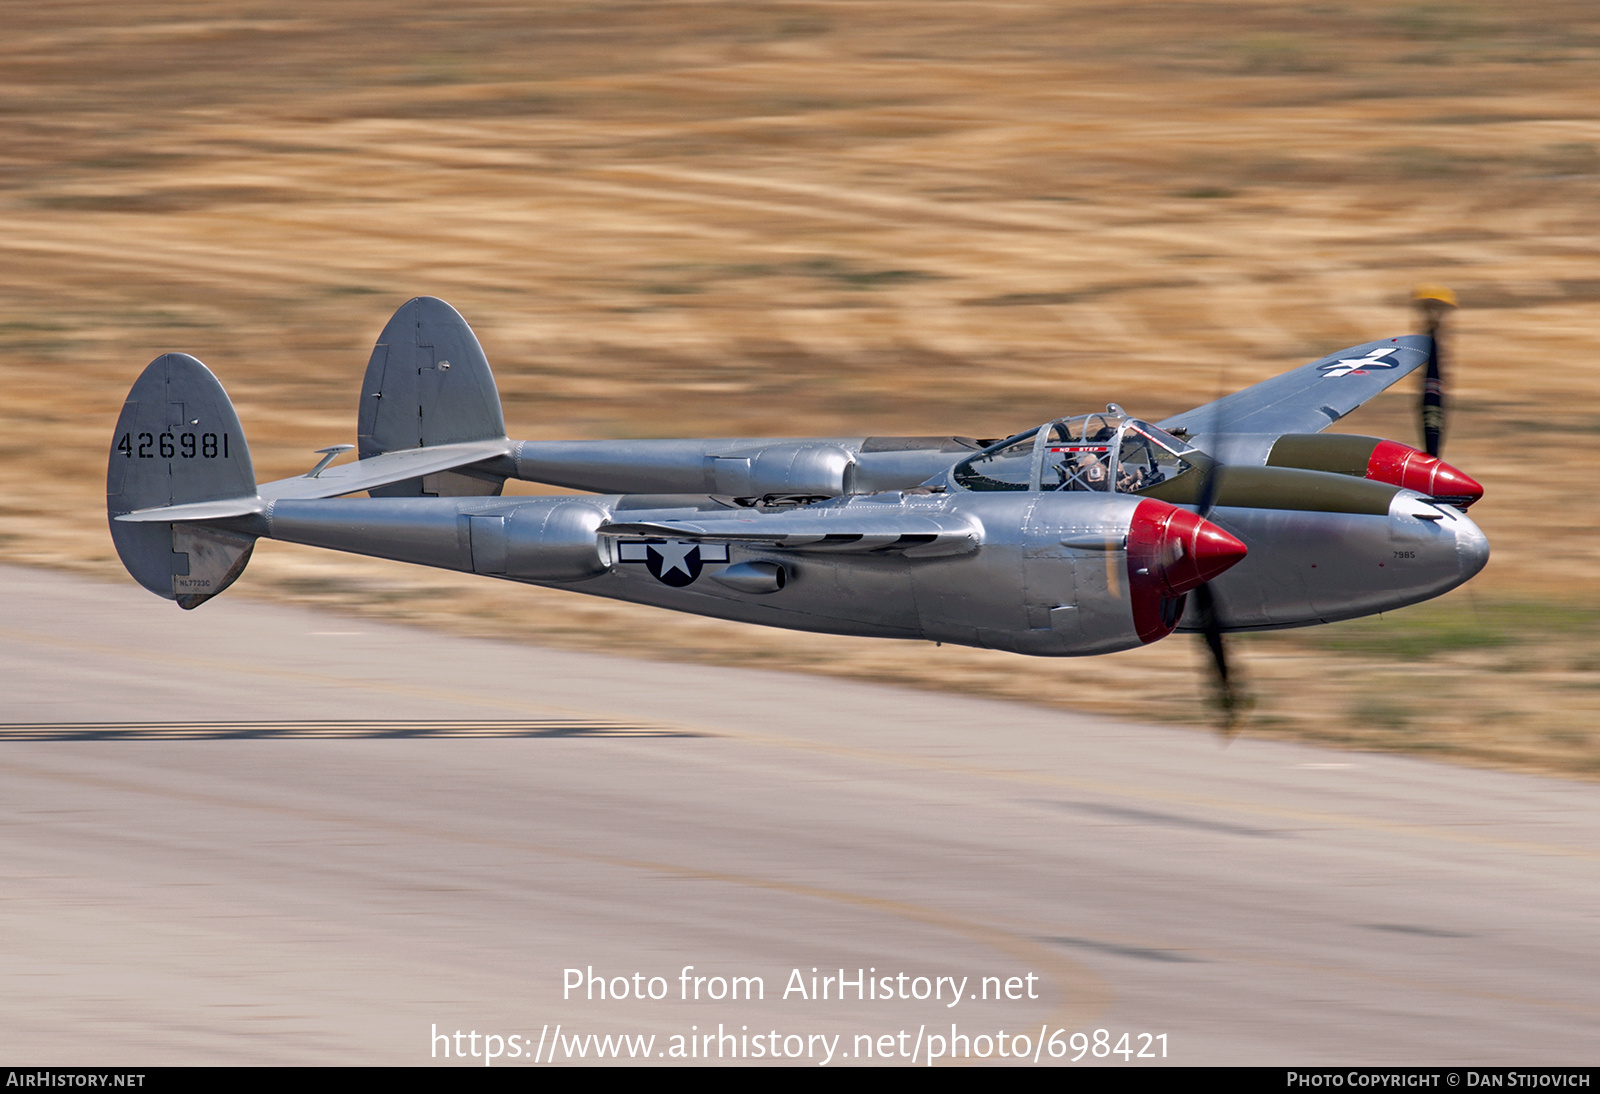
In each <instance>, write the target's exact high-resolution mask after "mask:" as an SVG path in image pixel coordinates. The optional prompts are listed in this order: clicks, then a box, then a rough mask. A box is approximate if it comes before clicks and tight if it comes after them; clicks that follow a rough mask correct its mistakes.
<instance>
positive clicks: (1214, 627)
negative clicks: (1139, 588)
mask: <svg viewBox="0 0 1600 1094" xmlns="http://www.w3.org/2000/svg"><path fill="white" fill-rule="evenodd" d="M1212 436H1214V437H1218V438H1219V439H1220V437H1221V434H1220V432H1218V431H1217V430H1216V429H1215V425H1213V430H1212ZM1204 474H1205V478H1203V479H1202V480H1201V481H1200V497H1199V499H1198V504H1197V506H1196V508H1197V510H1198V512H1199V515H1200V519H1201V520H1209V519H1210V518H1211V510H1212V509H1213V508H1214V507H1215V506H1216V504H1217V492H1218V489H1219V487H1220V486H1221V483H1222V460H1221V458H1220V449H1219V454H1218V456H1214V457H1213V458H1212V459H1211V460H1210V461H1209V462H1208V463H1207V464H1206V465H1205V469H1204ZM1190 595H1192V596H1193V597H1194V606H1195V611H1196V613H1197V614H1198V616H1199V620H1198V622H1199V624H1200V635H1201V637H1202V638H1203V639H1204V640H1205V644H1206V649H1207V650H1208V651H1210V653H1211V683H1212V694H1213V700H1212V701H1213V703H1214V704H1215V706H1216V708H1217V713H1218V714H1219V715H1220V716H1221V718H1222V724H1221V725H1220V726H1219V727H1218V728H1219V729H1221V731H1222V734H1223V738H1224V739H1225V740H1232V739H1233V735H1234V734H1235V733H1237V732H1238V731H1239V726H1238V721H1239V714H1240V713H1241V712H1242V711H1243V710H1245V709H1247V708H1248V707H1249V705H1250V694H1249V692H1247V691H1245V690H1244V689H1243V688H1241V687H1239V686H1238V683H1237V681H1236V679H1235V678H1234V677H1233V676H1232V675H1231V674H1230V673H1229V672H1228V648H1227V646H1226V645H1225V644H1224V642H1223V639H1222V604H1221V601H1220V600H1219V599H1218V597H1217V593H1216V590H1215V589H1213V588H1212V587H1211V582H1209V581H1208V582H1206V583H1204V584H1203V585H1200V586H1199V587H1198V588H1196V589H1195V590H1194V591H1193V592H1192V593H1191V594H1190Z"/></svg>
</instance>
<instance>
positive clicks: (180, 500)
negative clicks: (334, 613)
mask: <svg viewBox="0 0 1600 1094" xmlns="http://www.w3.org/2000/svg"><path fill="white" fill-rule="evenodd" d="M255 494H256V477H255V468H254V467H253V466H252V464H251V462H250V449H249V447H248V446H246V444H245V440H244V430H243V429H241V428H240V426H239V416H238V415H237V414H236V413H234V409H233V403H232V402H230V401H229V399H228V393H227V392H225V391H223V390H222V385H221V384H220V383H218V382H217V378H216V377H215V376H213V375H212V374H211V370H210V369H208V368H206V366H205V365H203V364H201V363H200V362H199V361H197V360H195V359H194V358H193V357H190V356H189V355H188V354H186V353H164V354H162V355H161V356H160V357H157V358H156V359H155V360H154V361H151V362H150V364H149V366H147V367H146V368H145V370H144V372H143V373H141V374H140V376H139V379H138V380H136V381H135V382H134V385H133V389H132V390H131V391H129V392H128V401H127V402H126V403H124V404H123V407H122V414H121V416H120V417H119V418H118V419H117V429H116V432H115V433H114V434H113V435H112V440H111V458H110V462H109V465H108V467H107V469H106V512H107V515H108V516H109V518H110V522H111V540H112V542H113V543H115V544H116V548H117V554H118V555H119V556H120V557H121V558H122V564H123V565H124V566H126V567H127V569H128V573H129V574H131V575H133V579H134V580H135V581H137V582H138V583H139V584H141V585H143V586H144V587H145V588H146V589H149V590H150V591H151V592H153V593H155V594H156V595H158V596H164V597H166V598H167V599H168V600H175V601H177V602H178V605H179V606H180V607H183V608H195V607H198V606H199V605H201V604H203V603H205V602H206V601H207V600H210V599H211V598H212V597H213V596H216V595H217V594H218V593H220V592H222V590H224V589H226V588H227V587H228V586H229V585H231V584H233V582H234V581H235V580H236V579H237V578H238V576H239V575H240V574H241V573H243V572H244V568H245V564H246V563H247V562H249V560H250V551H251V549H252V548H253V547H254V546H255V537H254V536H250V535H243V534H240V533H236V532H231V531H226V530H223V529H219V528H212V527H207V526H202V525H199V524H187V523H174V522H168V521H146V522H131V521H122V520H118V519H117V518H118V517H120V516H123V515H125V514H127V513H135V512H138V511H139V510H143V509H155V508H165V507H168V506H173V505H190V506H195V505H197V504H198V503H202V502H206V503H213V508H216V509H217V510H218V512H219V514H220V513H223V512H225V511H227V510H228V508H229V506H228V505H226V504H223V505H217V504H216V503H229V502H233V501H236V500H242V499H254V497H255ZM196 515H198V512H196Z"/></svg>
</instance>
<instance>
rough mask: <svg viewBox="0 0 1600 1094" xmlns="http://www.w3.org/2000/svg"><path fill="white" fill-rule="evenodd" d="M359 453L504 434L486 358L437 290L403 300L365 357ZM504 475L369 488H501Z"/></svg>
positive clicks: (410, 493)
mask: <svg viewBox="0 0 1600 1094" xmlns="http://www.w3.org/2000/svg"><path fill="white" fill-rule="evenodd" d="M356 420H357V437H356V441H357V446H358V448H359V455H360V457H361V458H362V459H364V460H365V459H369V458H371V457H373V456H378V455H382V454H383V453H385V452H396V451H401V450H404V449H410V448H426V447H429V446H432V445H441V444H453V443H456V442H459V441H479V440H489V439H494V438H500V437H504V436H505V435H506V424H505V417H504V415H503V413H502V412H501V409H500V392H499V390H498V389H497V388H496V387H495V382H494V374H493V372H491V371H490V369H489V359H488V358H487V357H486V356H485V355H484V352H483V347H482V346H481V345H479V343H478V337H477V335H475V334H473V333H472V328H471V327H470V326H468V325H467V321H466V320H465V319H463V318H462V317H461V313H460V312H458V311H456V310H455V309H454V308H452V307H451V306H450V305H449V304H446V303H445V302H444V301H443V300H440V299H438V298H437V297H432V296H419V297H416V298H415V299H412V300H408V301H406V303H404V304H402V305H401V306H400V308H399V310H398V311H396V312H395V313H394V316H393V318H391V319H390V320H389V322H388V325H387V326H385V327H384V328H383V333H382V334H380V335H379V336H378V342H377V345H375V346H374V347H373V349H372V357H371V359H370V360H369V361H368V363H367V373H366V376H365V377H364V378H363V379H362V382H361V406H360V408H359V410H358V411H357V414H356ZM504 483H505V479H504V478H503V477H494V476H480V475H474V474H471V473H464V472H459V471H457V472H443V473H440V474H438V475H429V476H426V477H425V478H416V479H407V480H405V481H404V482H398V483H393V484H391V485H389V486H384V487H379V488H377V489H374V490H372V491H370V493H371V494H372V496H373V497H422V496H429V495H431V496H458V495H475V494H498V493H500V488H501V487H502V486H503V485H504Z"/></svg>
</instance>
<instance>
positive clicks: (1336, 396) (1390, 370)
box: [1156, 334, 1428, 435]
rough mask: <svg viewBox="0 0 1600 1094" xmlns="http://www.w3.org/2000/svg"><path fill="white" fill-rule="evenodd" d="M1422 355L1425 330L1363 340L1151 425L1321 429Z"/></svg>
mask: <svg viewBox="0 0 1600 1094" xmlns="http://www.w3.org/2000/svg"><path fill="white" fill-rule="evenodd" d="M1427 360H1428V337H1427V335H1423V334H1408V335H1405V336H1404V337H1401V338H1386V339H1383V340H1381V341H1377V342H1366V343H1363V344H1362V345H1359V346H1351V347H1350V348H1349V349H1345V350H1340V351H1339V352H1338V353H1330V354H1329V355H1328V356H1326V357H1324V358H1322V359H1321V360H1319V361H1312V362H1311V363H1310V364H1309V365H1301V366H1300V367H1299V368H1297V369H1294V370H1293V371H1291V372H1285V373H1284V374H1283V375H1281V376H1274V377H1273V378H1272V379H1270V380H1263V381H1262V382H1261V383H1259V384H1256V385H1254V386H1252V387H1247V388H1245V389H1244V390H1243V391H1236V392H1234V393H1233V394H1232V395H1227V396H1224V397H1223V398H1221V399H1218V400H1216V401H1215V402H1212V403H1207V404H1206V405H1205V406H1200V407H1196V408H1195V409H1193V410H1186V411H1184V412H1183V413H1182V414H1176V415H1174V416H1172V417H1171V418H1168V419H1166V420H1165V421H1162V422H1157V423H1156V424H1157V425H1159V426H1160V427H1161V428H1162V429H1166V430H1169V431H1170V430H1173V429H1186V430H1188V431H1189V432H1190V433H1191V434H1199V433H1265V434H1273V435H1281V434H1284V433H1320V432H1322V431H1323V430H1324V429H1327V428H1328V427H1329V426H1330V425H1332V424H1333V423H1334V422H1337V421H1338V420H1339V419H1340V418H1343V417H1344V416H1345V415H1346V414H1349V413H1350V412H1351V411H1352V410H1354V409H1356V407H1358V406H1360V405H1361V404H1362V403H1364V402H1366V401H1367V400H1368V399H1370V398H1372V397H1373V396H1374V395H1376V394H1378V393H1379V392H1380V391H1383V390H1384V389H1386V388H1388V387H1389V386H1390V385H1391V384H1393V383H1395V381H1397V380H1399V379H1400V378H1401V377H1402V376H1405V375H1408V374H1409V373H1411V372H1412V371H1413V370H1415V369H1417V368H1420V367H1421V366H1422V365H1423V364H1425V363H1426V362H1427Z"/></svg>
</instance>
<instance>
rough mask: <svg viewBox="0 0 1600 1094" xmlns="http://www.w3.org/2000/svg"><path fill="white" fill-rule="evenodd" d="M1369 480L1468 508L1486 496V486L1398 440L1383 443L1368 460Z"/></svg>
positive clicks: (1381, 442) (1379, 443) (1379, 444)
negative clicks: (1484, 491)
mask: <svg viewBox="0 0 1600 1094" xmlns="http://www.w3.org/2000/svg"><path fill="white" fill-rule="evenodd" d="M1367 478H1369V479H1372V480H1374V481H1375V482H1386V483H1389V484H1390V485H1392V486H1403V487H1405V488H1406V489H1407V490H1415V491H1417V493H1419V494H1427V495H1428V496H1429V497H1433V498H1443V499H1445V500H1446V501H1450V502H1453V503H1455V504H1456V505H1459V506H1461V508H1463V509H1465V508H1466V507H1467V506H1469V505H1471V504H1472V503H1473V502H1475V501H1477V500H1478V499H1479V498H1481V497H1483V487H1482V486H1479V485H1478V483H1477V481H1476V480H1475V479H1473V478H1472V476H1470V475H1465V474H1462V473H1461V472H1460V471H1457V470H1456V469H1455V468H1453V467H1451V466H1450V465H1449V464H1447V463H1445V462H1444V461H1443V460H1441V459H1439V458H1438V457H1437V456H1430V455H1428V454H1427V453H1426V452H1418V451H1417V450H1416V449H1415V448H1412V447H1411V446H1409V445H1404V444H1400V443H1399V442H1397V441H1379V442H1378V445H1377V447H1376V448H1374V449H1373V450H1372V456H1371V457H1370V458H1369V459H1368V460H1367Z"/></svg>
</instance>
